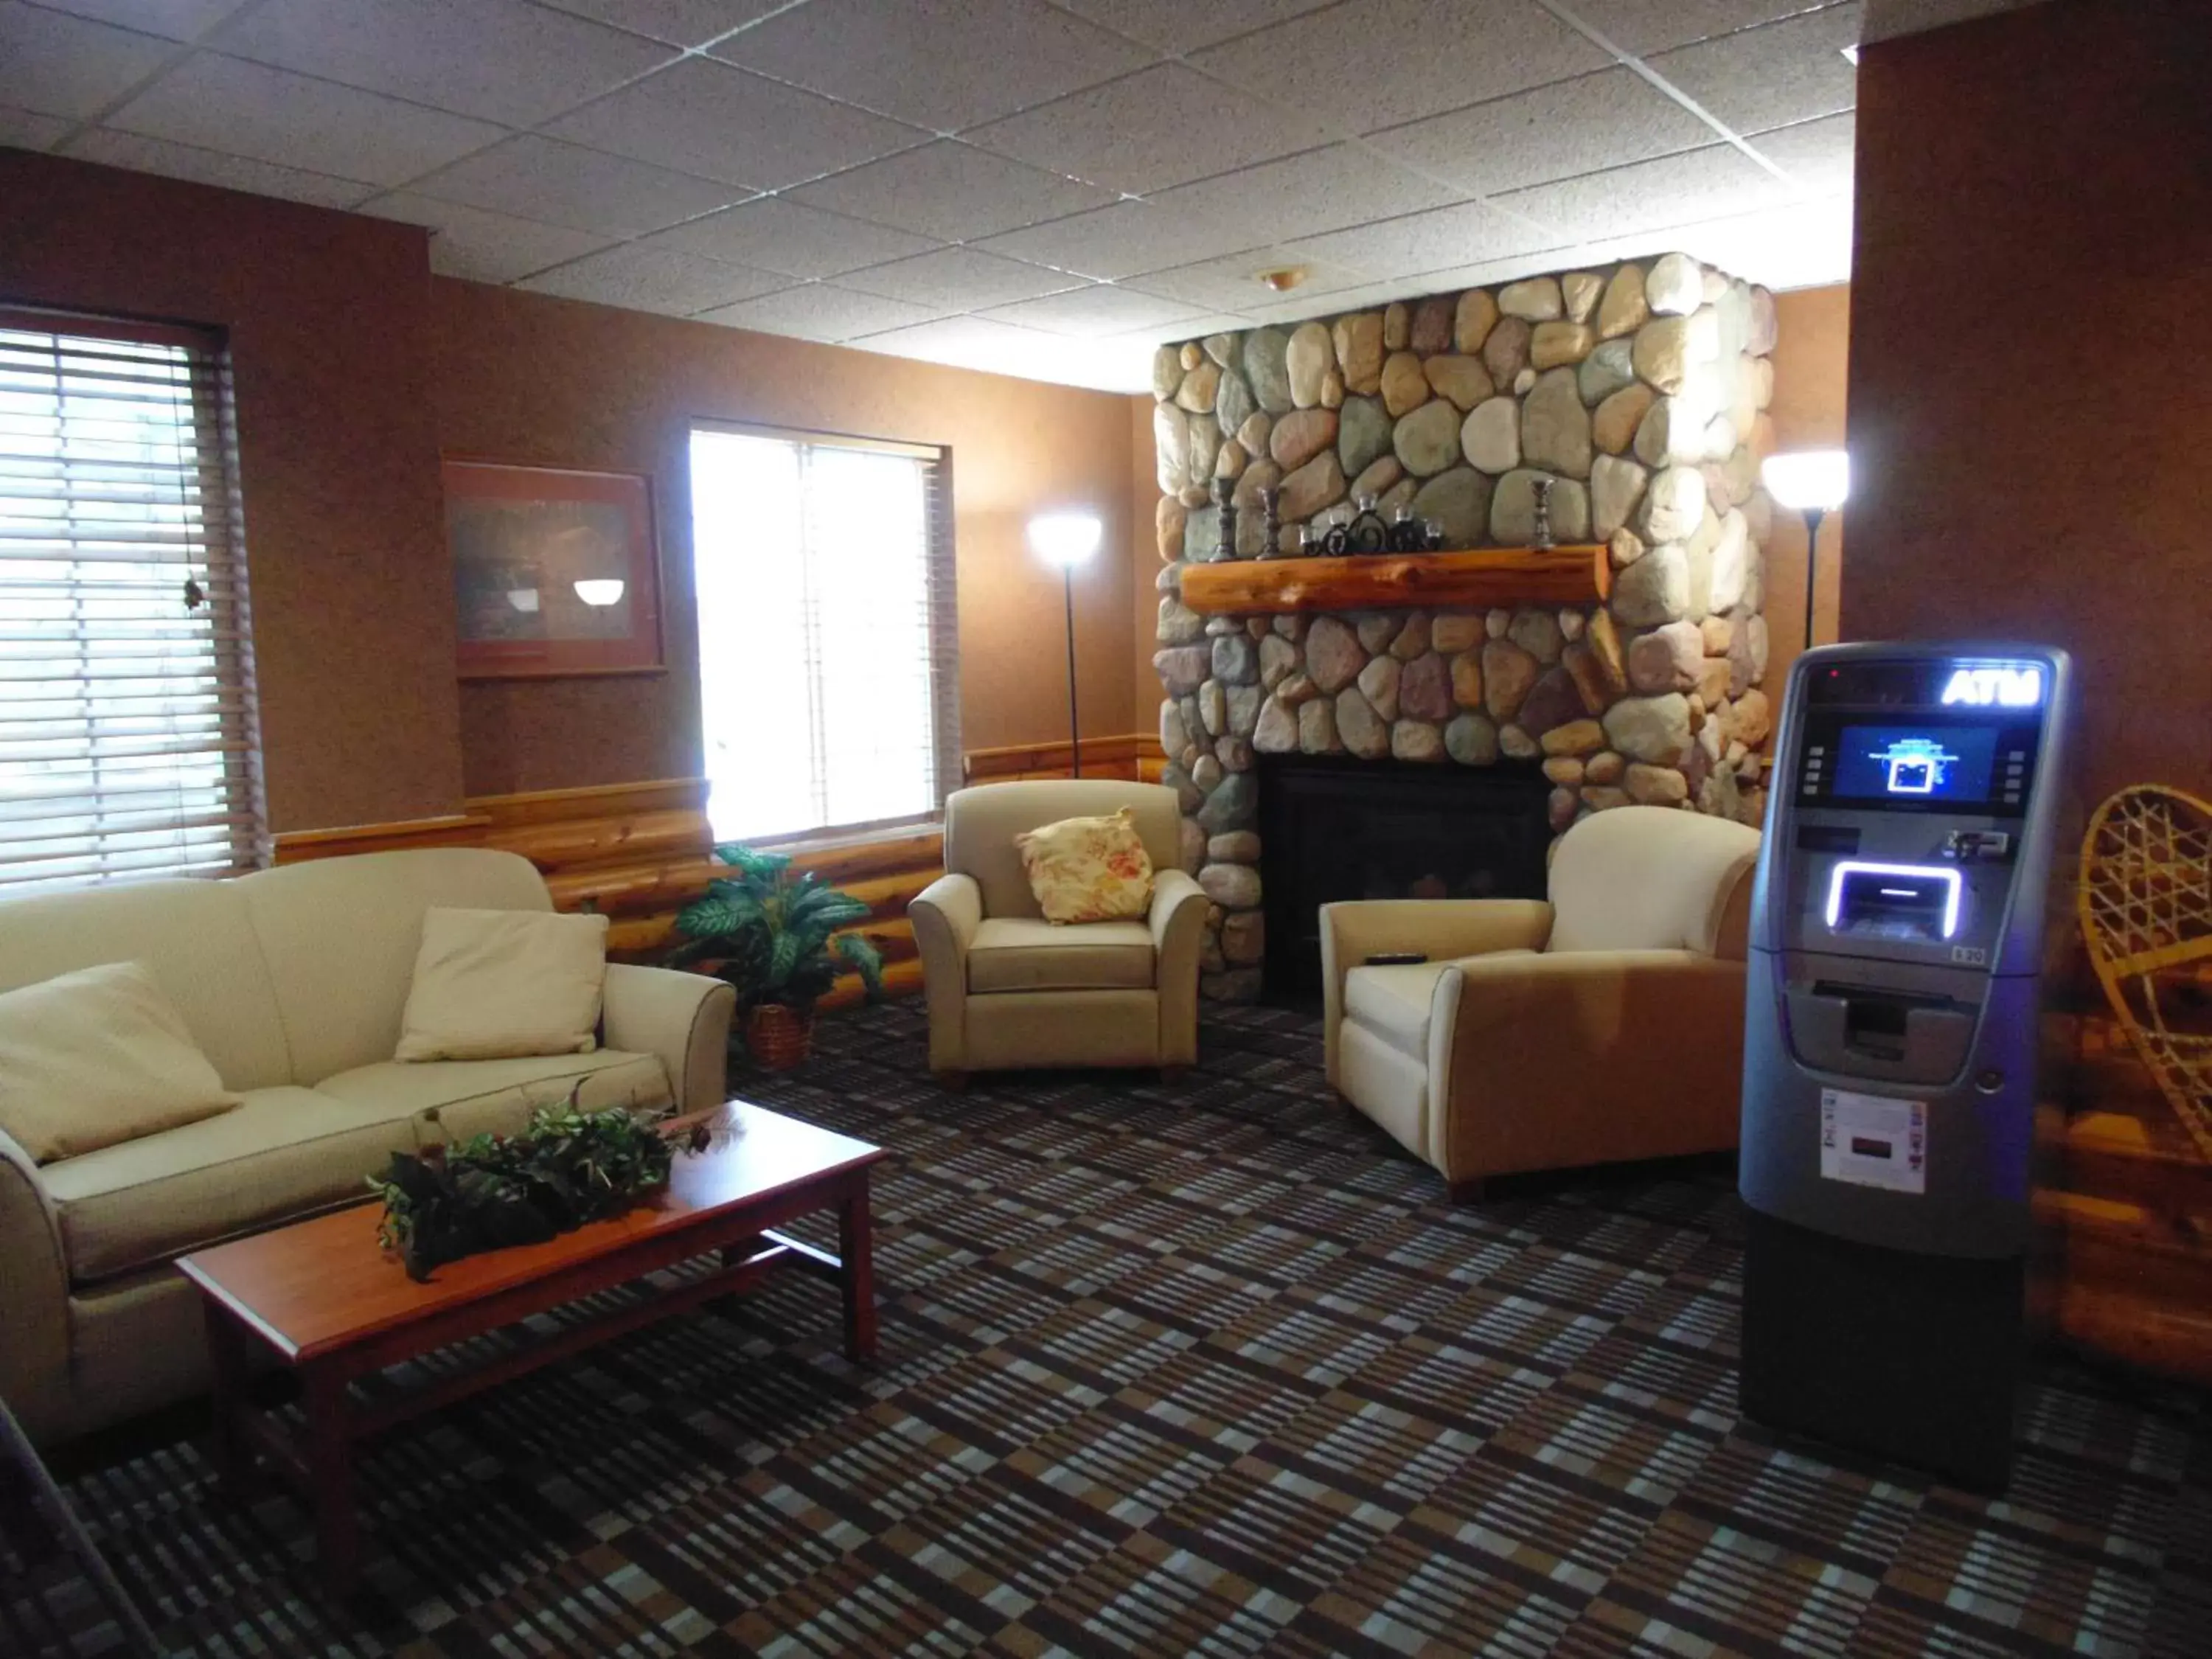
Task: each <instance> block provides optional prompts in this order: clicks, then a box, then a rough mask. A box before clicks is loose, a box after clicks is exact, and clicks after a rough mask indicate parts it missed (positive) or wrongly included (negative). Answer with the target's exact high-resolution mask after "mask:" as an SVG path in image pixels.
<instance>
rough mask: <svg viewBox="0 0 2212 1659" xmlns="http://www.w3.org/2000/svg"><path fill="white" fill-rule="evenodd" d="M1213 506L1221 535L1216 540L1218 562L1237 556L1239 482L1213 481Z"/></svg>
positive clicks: (1215, 551) (1214, 555)
mask: <svg viewBox="0 0 2212 1659" xmlns="http://www.w3.org/2000/svg"><path fill="white" fill-rule="evenodd" d="M1213 506H1214V509H1215V511H1216V513H1218V515H1219V518H1218V524H1219V533H1218V535H1217V536H1216V537H1215V538H1214V544H1213V557H1214V560H1215V562H1219V561H1221V560H1223V559H1233V558H1235V557H1236V556H1237V480H1236V479H1234V478H1216V479H1215V480H1214V481H1213Z"/></svg>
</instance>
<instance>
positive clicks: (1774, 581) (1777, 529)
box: [1761, 283, 1851, 693]
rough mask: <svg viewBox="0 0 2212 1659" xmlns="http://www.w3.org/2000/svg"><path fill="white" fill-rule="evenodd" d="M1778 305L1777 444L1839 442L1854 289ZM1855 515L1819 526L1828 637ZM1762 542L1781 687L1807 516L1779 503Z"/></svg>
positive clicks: (1798, 601)
mask: <svg viewBox="0 0 2212 1659" xmlns="http://www.w3.org/2000/svg"><path fill="white" fill-rule="evenodd" d="M1774 311H1775V316H1776V319H1777V320H1778V323H1779V325H1780V331H1779V334H1778V337H1777V340H1776V343H1775V347H1774V401H1773V402H1772V403H1771V404H1768V405H1767V410H1766V412H1767V414H1768V416H1771V418H1772V420H1773V422H1774V447H1775V448H1776V450H1778V451H1781V452H1787V451H1790V450H1793V449H1835V448H1838V447H1841V446H1842V444H1843V442H1844V392H1845V378H1846V375H1847V373H1848V369H1849V358H1850V331H1851V291H1850V288H1849V287H1848V286H1845V285H1844V284H1841V283H1838V285H1837V286H1835V287H1833V288H1808V289H1797V290H1796V291H1795V292H1792V293H1789V294H1778V295H1775V296H1774ZM1849 520H1850V507H1848V506H1846V507H1845V508H1844V511H1843V512H1841V513H1831V514H1830V515H1829V517H1828V519H1827V521H1826V523H1824V524H1823V525H1821V526H1820V560H1819V562H1818V565H1817V567H1816V571H1815V574H1816V575H1817V576H1818V578H1819V582H1818V586H1819V589H1820V591H1819V592H1817V593H1815V594H1814V623H1813V628H1814V636H1815V637H1816V638H1818V639H1820V640H1821V641H1830V640H1833V639H1834V638H1836V636H1837V635H1836V611H1837V603H1838V596H1839V594H1840V593H1841V591H1842V583H1843V574H1844V526H1845V524H1846V523H1847V522H1848V521H1849ZM1761 548H1762V550H1763V551H1764V552H1765V555H1766V629H1767V642H1768V643H1767V658H1766V686H1767V689H1768V690H1769V691H1770V692H1775V693H1778V692H1779V690H1780V689H1781V687H1782V686H1783V685H1784V684H1786V683H1787V680H1788V678H1789V674H1790V664H1791V663H1793V662H1795V661H1796V659H1797V653H1798V652H1800V651H1801V650H1802V649H1803V648H1804V644H1805V520H1803V519H1802V517H1801V516H1799V515H1798V514H1797V513H1793V512H1791V511H1790V509H1788V508H1787V507H1776V508H1775V510H1774V528H1773V533H1772V534H1771V536H1769V537H1768V538H1766V540H1765V542H1763V543H1762V544H1761Z"/></svg>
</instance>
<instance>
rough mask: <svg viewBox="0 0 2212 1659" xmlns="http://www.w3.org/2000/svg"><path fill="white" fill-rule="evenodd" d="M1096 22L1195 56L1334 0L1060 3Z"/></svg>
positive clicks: (1070, 0)
mask: <svg viewBox="0 0 2212 1659" xmlns="http://www.w3.org/2000/svg"><path fill="white" fill-rule="evenodd" d="M1061 3H1063V4H1065V5H1066V7H1067V9H1069V10H1070V11H1079V12H1081V13H1082V14H1083V15H1085V17H1088V18H1090V19H1091V20H1092V21H1094V22H1099V23H1103V24H1104V25H1105V26H1106V27H1108V28H1109V29H1118V30H1120V31H1121V33H1123V34H1126V35H1127V36H1128V37H1129V38H1130V39H1131V40H1142V41H1143V42H1144V43H1145V44H1146V46H1158V48H1159V49H1160V50H1161V51H1162V52H1195V51H1196V50H1197V49H1198V48H1199V47H1200V46H1212V45H1213V43H1214V42H1215V41H1217V40H1228V39H1230V38H1231V36H1232V35H1238V34H1249V33H1251V32H1252V31H1253V30H1254V29H1260V28H1265V27H1267V25H1268V24H1270V23H1279V22H1281V21H1283V20H1284V19H1285V18H1286V17H1296V16H1297V15H1299V14H1300V13H1302V12H1309V11H1319V10H1320V9H1322V7H1323V6H1326V5H1331V4H1334V0H1206V3H1204V4H1200V5H1194V4H1192V3H1191V0H1061Z"/></svg>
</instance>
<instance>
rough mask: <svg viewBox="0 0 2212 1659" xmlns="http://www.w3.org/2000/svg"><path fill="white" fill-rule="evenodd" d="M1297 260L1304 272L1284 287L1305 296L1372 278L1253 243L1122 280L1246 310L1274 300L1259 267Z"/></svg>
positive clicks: (1174, 296)
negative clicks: (1239, 249) (1218, 256)
mask: <svg viewBox="0 0 2212 1659" xmlns="http://www.w3.org/2000/svg"><path fill="white" fill-rule="evenodd" d="M1286 266H1297V267H1298V268H1299V269H1301V270H1304V272H1305V280H1304V282H1302V283H1299V284H1298V286H1297V288H1295V289H1290V290H1287V292H1289V293H1293V294H1297V295H1305V296H1308V297H1310V296H1313V295H1322V294H1328V293H1333V292H1334V291H1335V290H1337V289H1346V288H1355V287H1357V286H1358V285H1359V284H1360V283H1365V282H1368V281H1370V280H1371V278H1370V274H1369V273H1368V272H1366V271H1364V270H1349V269H1347V268H1346V267H1344V266H1341V265H1332V264H1326V263H1324V262H1323V261H1321V260H1318V259H1302V258H1299V257H1298V256H1297V254H1295V253H1292V252H1291V251H1290V250H1289V249H1288V248H1280V247H1265V248H1255V249H1253V250H1251V251H1250V252H1244V253H1238V254H1233V255H1231V257H1230V258H1225V259H1203V260H1200V261H1198V262H1197V263H1195V264H1188V265H1178V266H1176V267H1175V268H1173V269H1172V270H1153V271H1147V272H1146V274H1145V275H1143V276H1132V277H1130V278H1129V279H1128V280H1127V282H1126V283H1123V284H1122V286H1123V287H1125V288H1133V289H1137V290H1138V291H1139V293H1143V294H1158V295H1163V296H1164V297H1165V298H1167V299H1170V300H1181V301H1183V302H1184V303H1185V304H1187V305H1194V306H1202V307H1208V308H1210V309H1212V310H1218V311H1227V312H1250V311H1253V310H1255V307H1261V306H1267V305H1273V304H1275V303H1277V302H1278V301H1277V298H1276V295H1275V293H1274V291H1273V289H1269V288H1268V287H1267V284H1266V283H1263V282H1261V280H1260V276H1259V273H1260V272H1261V271H1263V270H1282V269H1284V268H1285V267H1286Z"/></svg>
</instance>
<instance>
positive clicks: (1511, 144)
mask: <svg viewBox="0 0 2212 1659" xmlns="http://www.w3.org/2000/svg"><path fill="white" fill-rule="evenodd" d="M1715 137H1717V134H1716V133H1715V132H1714V131H1713V130H1712V128H1711V127H1710V126H1708V125H1706V124H1705V122H1703V121H1700V120H1699V119H1698V118H1697V117H1696V116H1694V115H1692V114H1691V113H1690V112H1689V111H1687V110H1686V109H1684V108H1683V107H1682V106H1680V104H1678V103H1676V102H1675V101H1674V100H1673V99H1671V98H1669V97H1668V96H1667V95H1666V94H1663V93H1662V92H1661V91H1659V90H1658V88H1656V87H1654V86H1652V84H1651V83H1650V82H1648V81H1646V80H1644V77H1643V76H1640V75H1638V74H1637V73H1636V72H1635V71H1634V70H1628V69H1619V68H1616V69H1610V70H1602V71H1601V72H1600V73H1598V74H1596V75H1585V76H1580V77H1578V78H1577V79H1575V80H1572V81H1561V82H1557V83H1556V84H1554V85H1552V86H1548V87H1540V88H1537V89H1536V90H1535V91H1534V92H1522V93H1516V94H1513V95H1512V96H1511V97H1509V98H1497V99H1492V100H1491V101H1490V102H1488V103H1486V104H1477V105H1475V106H1474V107H1473V108H1471V109H1462V110H1454V111H1452V112H1449V114H1445V115H1432V116H1431V117H1429V118H1427V119H1425V120H1421V121H1415V122H1413V123H1412V124H1411V125H1407V126H1402V127H1396V128H1393V129H1392V130H1391V131H1388V132H1378V133H1376V134H1375V135H1373V136H1372V137H1370V139H1369V140H1368V142H1369V143H1370V144H1371V145H1373V146H1374V148H1375V149H1379V150H1381V151H1382V152H1383V154H1384V155H1389V156H1392V157H1395V159H1397V160H1399V161H1403V162H1405V163H1406V165H1407V166H1408V167H1419V168H1420V169H1421V170H1422V171H1423V172H1425V173H1433V174H1435V175H1436V176H1437V178H1439V179H1450V180H1451V181H1452V183H1454V184H1455V185H1460V186H1462V188H1464V189H1467V190H1469V191H1474V192H1475V193H1476V194H1478V195H1489V194H1492V192H1494V191H1501V190H1516V189H1518V188H1520V187H1521V186H1522V185H1541V184H1547V183H1549V182H1550V181H1551V180H1553V179H1568V178H1572V177H1573V176H1574V175H1575V174H1577V173H1596V172H1599V171H1600V170H1601V169H1603V168H1606V167H1619V166H1620V165H1621V164H1622V163H1623V162H1626V161H1644V160H1646V159H1648V158H1649V157H1651V156H1654V155H1669V154H1672V153H1673V152H1674V151H1677V150H1685V149H1696V148H1697V147H1698V146H1699V145H1701V144H1710V143H1712V142H1713V140H1714V138H1715Z"/></svg>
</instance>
